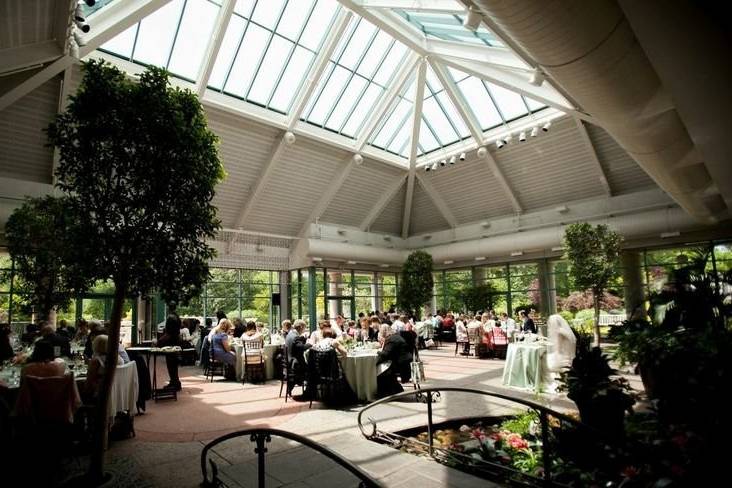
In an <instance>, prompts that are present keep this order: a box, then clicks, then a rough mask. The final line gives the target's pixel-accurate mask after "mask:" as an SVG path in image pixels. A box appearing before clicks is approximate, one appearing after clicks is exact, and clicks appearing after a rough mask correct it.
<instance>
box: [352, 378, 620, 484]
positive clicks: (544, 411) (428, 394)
mask: <svg viewBox="0 0 732 488" xmlns="http://www.w3.org/2000/svg"><path fill="white" fill-rule="evenodd" d="M442 392H459V393H470V394H476V395H482V396H488V397H494V398H499V399H502V400H507V401H509V402H513V403H517V404H520V405H524V406H526V407H529V408H531V409H533V410H535V411H537V412H538V413H539V420H540V423H541V437H542V445H543V446H544V448H543V449H542V453H543V460H542V461H543V466H544V473H543V474H544V480H543V481H544V483H545V484H546V485H551V484H552V482H551V459H550V452H549V451H550V449H549V446H550V443H549V419H548V417H549V416H551V417H554V418H557V419H558V420H560V421H563V422H566V423H568V424H571V425H572V426H574V427H577V428H579V429H581V430H583V431H585V432H588V433H591V434H593V435H594V436H596V437H597V438H598V440H600V441H601V442H602V443H604V444H605V445H607V446H613V447H617V446H616V443H615V442H613V441H612V440H611V439H608V438H607V436H606V435H604V434H603V433H602V432H600V431H599V430H597V429H596V428H593V427H591V426H588V425H586V424H583V423H582V422H579V421H577V420H575V419H573V418H572V417H570V416H568V415H566V414H563V413H561V412H557V411H556V410H552V409H550V408H547V407H545V406H544V405H540V404H538V403H536V402H532V401H530V400H524V399H522V398H514V397H511V396H508V395H504V394H502V393H497V392H493V391H485V390H475V389H471V388H455V387H433V388H421V389H420V390H418V391H416V392H415V391H405V392H402V393H397V394H395V395H391V396H388V397H386V398H382V399H380V400H377V401H375V402H373V403H370V404H369V405H367V406H366V407H364V408H362V409H361V411H360V412H359V413H358V417H357V421H358V428H359V430H360V431H361V434H362V435H363V436H364V437H366V438H367V439H372V438H373V437H375V436H376V435H377V432H378V429H377V426H376V422H375V421H374V419H373V418H371V417H367V418H368V421H369V423H370V424H371V432H370V433H368V432H367V431H366V430H365V429H364V425H363V415H364V414H365V413H366V412H367V411H368V410H370V409H372V408H374V407H376V406H378V405H383V404H385V403H391V402H393V401H396V400H399V399H401V398H407V397H414V396H415V395H416V396H417V398H425V399H426V403H427V431H428V441H429V444H428V448H429V454H430V456H432V457H434V448H433V439H432V430H433V427H432V399H433V396H436V397H440V396H441V393H442ZM382 435H384V436H385V437H387V438H388V436H391V437H394V436H395V435H394V434H389V433H382ZM415 442H418V441H415ZM418 443H420V444H424V443H421V442H418ZM440 450H441V449H440Z"/></svg>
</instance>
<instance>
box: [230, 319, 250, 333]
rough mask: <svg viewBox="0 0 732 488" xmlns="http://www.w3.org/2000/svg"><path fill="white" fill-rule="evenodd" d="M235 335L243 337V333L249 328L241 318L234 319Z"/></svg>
mask: <svg viewBox="0 0 732 488" xmlns="http://www.w3.org/2000/svg"><path fill="white" fill-rule="evenodd" d="M233 324H234V337H241V336H242V334H244V332H245V331H246V330H247V327H246V325H244V322H242V320H241V319H240V318H236V319H234V322H233Z"/></svg>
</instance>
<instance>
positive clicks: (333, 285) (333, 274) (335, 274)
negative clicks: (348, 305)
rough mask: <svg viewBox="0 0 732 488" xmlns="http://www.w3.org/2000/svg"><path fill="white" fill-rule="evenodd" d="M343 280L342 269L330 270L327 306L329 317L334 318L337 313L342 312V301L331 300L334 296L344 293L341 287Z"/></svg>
mask: <svg viewBox="0 0 732 488" xmlns="http://www.w3.org/2000/svg"><path fill="white" fill-rule="evenodd" d="M342 281H343V274H342V273H341V272H340V271H329V272H328V296H327V297H326V301H327V302H328V303H326V304H325V305H326V307H327V309H328V318H329V319H334V318H335V317H336V315H338V314H341V313H342V307H341V301H340V300H330V298H333V297H339V296H341V295H342V293H341V292H340V289H339V287H340V286H341V284H342Z"/></svg>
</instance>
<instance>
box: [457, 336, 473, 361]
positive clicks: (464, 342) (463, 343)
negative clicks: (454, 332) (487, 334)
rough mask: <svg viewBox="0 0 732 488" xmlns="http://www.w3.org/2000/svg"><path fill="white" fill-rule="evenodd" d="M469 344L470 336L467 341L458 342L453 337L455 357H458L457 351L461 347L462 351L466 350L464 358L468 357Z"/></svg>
mask: <svg viewBox="0 0 732 488" xmlns="http://www.w3.org/2000/svg"><path fill="white" fill-rule="evenodd" d="M466 344H467V345H468V347H467V348H466V347H465V345H466ZM470 344H471V341H470V335H468V339H467V340H458V338H457V336H456V337H455V356H457V355H458V349H459V348H460V346H462V347H463V349H465V350H467V354H465V356H470Z"/></svg>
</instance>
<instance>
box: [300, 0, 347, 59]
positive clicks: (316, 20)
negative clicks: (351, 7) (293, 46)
mask: <svg viewBox="0 0 732 488" xmlns="http://www.w3.org/2000/svg"><path fill="white" fill-rule="evenodd" d="M337 11H338V3H336V2H335V0H318V3H317V4H315V10H313V14H312V15H311V16H310V20H308V24H307V26H306V27H305V30H304V31H303V33H302V37H300V44H301V45H303V46H305V47H306V48H308V49H312V50H313V51H315V50H317V49H318V47H319V46H320V44H321V42H322V41H323V38H324V37H325V35H326V34H327V33H328V30H329V29H330V26H332V25H333V21H334V20H335V19H334V17H335V14H336V12H337Z"/></svg>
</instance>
